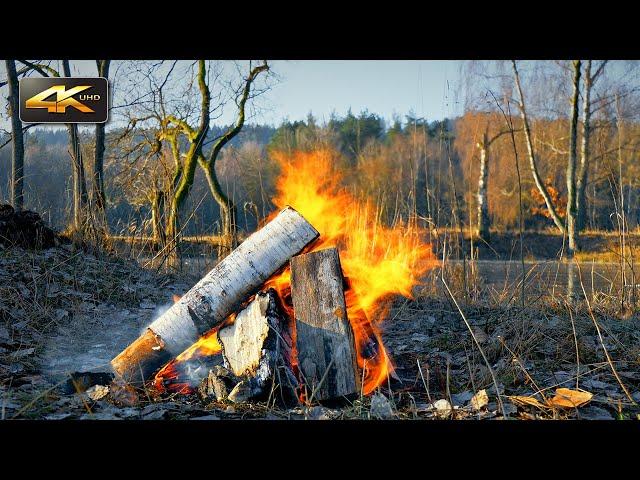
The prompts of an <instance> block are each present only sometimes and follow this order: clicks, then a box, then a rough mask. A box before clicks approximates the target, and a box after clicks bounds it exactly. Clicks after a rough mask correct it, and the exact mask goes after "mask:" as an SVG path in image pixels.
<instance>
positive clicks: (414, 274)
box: [267, 150, 435, 394]
mask: <svg viewBox="0 0 640 480" xmlns="http://www.w3.org/2000/svg"><path fill="white" fill-rule="evenodd" d="M272 154H273V157H274V159H275V160H276V161H277V162H278V164H279V165H280V167H281V173H280V176H279V180H278V182H277V185H276V189H277V194H276V196H275V198H274V199H273V203H274V204H275V205H276V206H277V207H279V208H284V207H285V206H286V205H290V206H292V207H293V208H295V209H296V210H297V211H298V212H300V214H301V215H302V216H303V217H305V218H306V219H307V220H308V221H309V222H310V223H311V224H312V225H313V226H314V227H315V228H316V229H317V230H318V231H319V232H320V238H319V240H318V241H317V242H316V243H315V244H314V245H313V246H312V248H311V250H312V251H314V250H320V249H322V248H327V247H331V246H337V247H338V249H339V251H340V262H341V264H342V269H343V273H344V276H345V278H347V280H348V284H349V288H348V289H347V291H346V292H345V300H346V304H347V315H348V318H349V321H350V323H351V325H352V327H353V330H354V336H355V339H356V351H357V356H358V365H359V367H360V368H361V369H362V372H363V385H362V388H363V392H364V393H365V394H368V393H371V392H372V391H373V390H374V389H375V388H376V387H377V386H379V385H381V384H382V383H383V382H384V381H385V380H386V379H387V376H388V374H389V373H391V372H392V371H393V366H392V363H391V360H390V358H389V355H388V354H387V352H386V349H385V348H384V345H383V343H382V339H381V337H380V329H379V323H380V321H381V320H382V319H383V318H384V317H385V314H386V309H387V303H386V302H385V300H387V299H389V297H390V296H392V295H394V294H398V295H403V296H405V297H411V295H412V294H411V291H412V289H413V287H414V286H415V285H416V284H417V283H418V282H419V280H420V278H421V277H422V275H424V273H425V272H426V271H427V270H428V269H429V268H430V267H431V266H433V265H434V263H435V258H434V256H433V253H432V251H431V246H430V245H428V244H424V243H422V241H421V238H424V232H423V231H422V230H421V229H420V228H418V227H417V226H416V225H415V222H413V223H406V224H401V223H398V224H396V225H395V226H394V227H393V228H390V227H387V226H384V225H383V224H382V222H381V221H380V218H379V212H378V211H377V210H376V209H375V208H374V207H373V205H372V204H371V203H370V202H368V201H366V200H361V199H359V198H357V197H356V196H355V195H353V194H351V193H349V192H348V191H347V190H346V189H345V188H344V187H343V186H342V185H341V183H342V181H343V177H342V176H341V175H340V174H339V173H338V172H337V171H336V169H335V165H336V156H335V154H334V153H333V152H331V151H329V150H318V151H312V152H302V151H297V152H294V153H291V154H288V153H284V152H272ZM275 215H276V214H274V215H273V216H275ZM289 282H290V272H289V270H288V269H287V270H285V271H284V272H283V273H281V274H279V275H278V276H276V277H274V278H272V279H271V280H270V281H268V282H267V286H273V287H274V288H276V290H277V291H278V292H279V293H281V296H282V293H285V295H286V294H288V293H289V292H290V284H289ZM282 298H284V297H282ZM283 303H284V302H283ZM288 313H291V312H288Z"/></svg>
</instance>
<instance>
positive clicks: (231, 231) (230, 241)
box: [198, 61, 269, 255]
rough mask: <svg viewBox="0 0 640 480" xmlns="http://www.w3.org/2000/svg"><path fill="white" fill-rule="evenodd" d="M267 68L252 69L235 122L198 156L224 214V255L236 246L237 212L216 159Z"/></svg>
mask: <svg viewBox="0 0 640 480" xmlns="http://www.w3.org/2000/svg"><path fill="white" fill-rule="evenodd" d="M267 70H269V65H268V64H267V62H266V61H265V62H263V63H262V64H260V65H258V66H256V67H254V68H252V69H251V71H250V72H249V76H248V77H247V78H246V79H245V80H244V86H243V88H242V91H241V93H240V95H239V97H238V98H237V99H236V104H237V106H238V112H237V117H236V122H235V124H234V125H233V126H232V127H231V128H229V129H228V130H227V131H226V132H225V133H224V134H223V135H222V136H220V138H218V139H217V140H216V141H215V143H214V144H213V146H212V147H211V150H210V152H209V155H208V156H206V157H205V155H204V154H202V152H201V151H200V154H199V156H198V163H199V164H200V166H201V167H202V169H203V170H204V173H205V176H206V178H207V183H208V185H209V189H210V190H211V195H213V198H214V200H215V201H216V203H217V204H218V205H219V206H220V213H221V216H222V235H223V237H224V239H225V242H224V248H223V249H222V252H221V254H222V255H224V254H227V253H229V252H230V251H231V250H232V249H233V248H235V246H236V243H237V234H236V232H237V222H236V216H237V212H236V206H235V205H234V204H233V202H232V200H231V199H230V198H229V196H228V195H227V194H226V193H225V192H224V190H223V189H222V187H221V186H220V182H219V181H218V175H217V174H216V161H217V160H218V156H219V155H220V151H221V150H222V148H223V147H224V146H225V145H226V144H227V143H229V141H231V140H232V139H233V138H234V137H235V136H236V135H238V133H240V130H242V127H243V125H244V121H245V107H246V103H247V100H248V99H249V96H250V93H251V85H252V84H253V82H254V81H255V79H256V78H257V77H258V75H260V73H261V72H264V71H267ZM205 86H206V85H205ZM207 91H208V88H207Z"/></svg>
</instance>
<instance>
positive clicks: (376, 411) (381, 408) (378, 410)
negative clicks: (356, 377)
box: [369, 393, 395, 420]
mask: <svg viewBox="0 0 640 480" xmlns="http://www.w3.org/2000/svg"><path fill="white" fill-rule="evenodd" d="M369 415H370V416H371V417H372V418H376V419H378V420H387V419H389V418H393V417H394V416H395V415H394V413H393V408H391V404H390V403H389V400H388V399H387V397H385V396H384V395H382V394H381V393H375V394H374V395H373V396H372V397H371V407H370V410H369Z"/></svg>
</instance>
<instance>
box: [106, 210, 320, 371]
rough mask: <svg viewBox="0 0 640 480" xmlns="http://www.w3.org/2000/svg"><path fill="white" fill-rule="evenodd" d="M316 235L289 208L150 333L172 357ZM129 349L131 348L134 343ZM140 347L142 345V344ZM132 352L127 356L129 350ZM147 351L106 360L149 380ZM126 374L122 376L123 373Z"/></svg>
mask: <svg viewBox="0 0 640 480" xmlns="http://www.w3.org/2000/svg"><path fill="white" fill-rule="evenodd" d="M318 235H319V234H318V232H317V231H316V229H315V228H313V226H312V225H311V224H310V223H309V222H307V221H306V220H305V219H304V217H302V215H300V214H299V213H298V212H297V211H295V210H294V209H293V208H291V207H286V208H285V209H283V210H282V211H281V212H280V213H279V214H278V215H277V216H276V217H275V218H274V219H273V220H271V221H270V222H269V223H267V224H266V225H265V226H264V227H262V228H261V229H260V230H258V231H257V232H255V233H253V234H252V235H251V236H249V238H247V239H246V240H245V241H244V242H242V244H241V245H240V246H239V247H238V248H236V249H235V250H234V251H233V252H231V254H230V255H228V256H227V257H225V258H224V259H223V260H222V261H221V262H220V263H218V264H217V265H216V266H215V267H214V268H213V269H212V270H211V271H210V272H209V273H208V274H207V275H206V276H205V277H204V278H202V279H201V280H200V281H199V282H198V283H197V284H196V285H195V286H194V287H193V288H192V289H191V290H189V291H188V292H187V293H186V294H185V295H184V296H183V297H182V298H181V299H180V300H178V301H177V302H176V303H174V304H173V306H172V307H171V308H170V309H169V310H167V311H166V312H165V313H164V314H163V315H162V316H161V317H160V318H158V319H157V320H155V321H154V322H152V323H151V325H149V329H148V330H150V331H151V332H152V333H153V334H154V335H156V336H157V337H159V338H160V339H161V341H162V349H163V350H165V351H166V352H167V353H168V354H170V355H171V357H175V356H177V355H179V354H180V353H182V352H183V351H184V350H185V349H187V348H188V347H190V346H191V345H192V344H193V343H194V342H196V340H198V338H199V337H200V336H201V335H202V334H203V333H205V332H207V331H208V330H210V329H211V328H213V327H215V326H217V325H219V324H220V323H222V322H223V321H224V320H225V319H226V318H227V317H228V316H229V315H230V314H231V313H233V312H234V311H236V310H237V309H238V307H239V306H240V305H241V304H242V302H243V301H245V300H246V299H247V298H248V297H249V296H250V295H252V294H253V293H255V292H256V291H257V290H258V289H259V288H260V287H261V286H262V284H263V283H264V282H265V281H266V280H267V279H268V278H269V277H271V275H273V274H274V273H275V272H277V271H278V270H279V269H280V268H282V267H283V266H284V265H285V264H286V263H287V262H288V261H289V259H290V258H291V257H292V256H294V255H295V254H297V253H300V252H301V251H302V250H303V249H304V248H305V247H306V246H307V245H309V244H310V243H311V242H312V241H313V240H315V239H316V238H317V237H318ZM139 340H140V339H138V340H136V342H134V343H133V344H132V345H131V346H130V347H129V350H136V348H134V344H136V343H137V342H139ZM141 345H142V343H141ZM130 353H131V352H130ZM150 353H151V352H138V353H137V354H135V355H133V356H132V358H135V362H136V365H128V363H127V362H123V361H122V360H123V359H122V358H119V357H121V355H122V354H120V355H119V356H118V357H116V358H114V359H113V360H112V361H111V364H112V366H113V367H114V370H116V373H118V374H120V375H122V376H127V377H130V378H136V377H139V376H140V375H142V376H144V377H146V378H149V375H151V374H152V373H153V372H152V370H153V368H156V366H153V368H152V365H151V364H149V365H147V364H146V359H147V358H148V357H149V354H150ZM125 374H126V375H125Z"/></svg>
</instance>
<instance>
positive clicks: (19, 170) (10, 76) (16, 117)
mask: <svg viewBox="0 0 640 480" xmlns="http://www.w3.org/2000/svg"><path fill="white" fill-rule="evenodd" d="M5 65H6V68H7V84H8V86H9V115H10V117H11V138H12V156H11V204H12V205H13V208H15V209H16V210H22V209H23V207H24V183H23V181H24V138H23V132H22V122H21V121H20V112H19V100H18V72H17V71H16V62H15V60H5Z"/></svg>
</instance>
